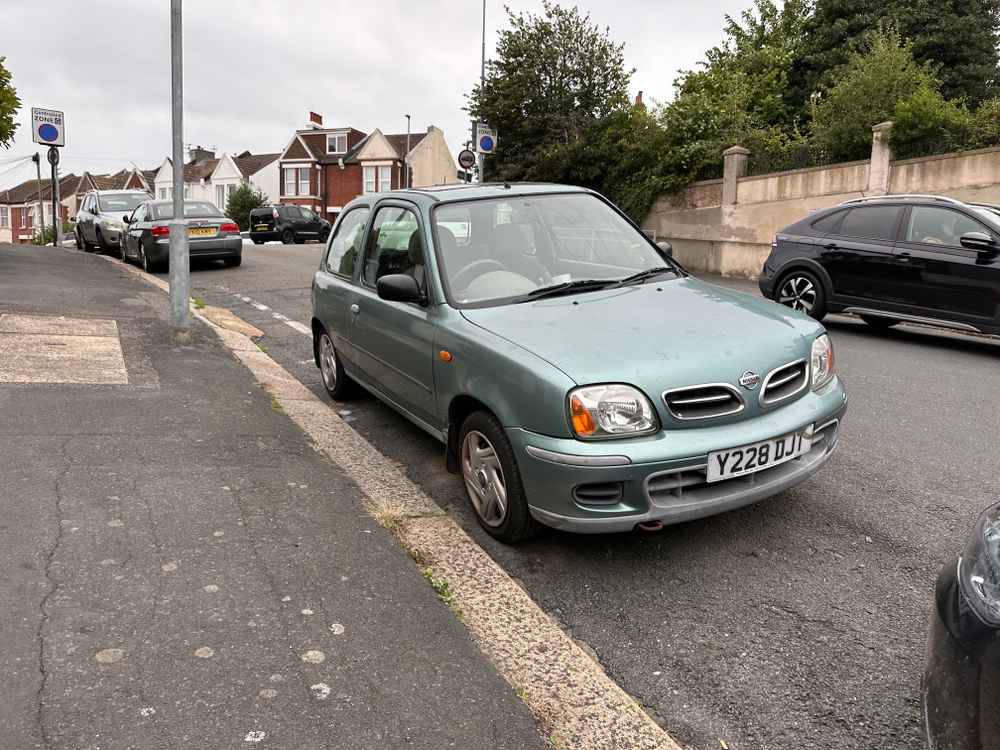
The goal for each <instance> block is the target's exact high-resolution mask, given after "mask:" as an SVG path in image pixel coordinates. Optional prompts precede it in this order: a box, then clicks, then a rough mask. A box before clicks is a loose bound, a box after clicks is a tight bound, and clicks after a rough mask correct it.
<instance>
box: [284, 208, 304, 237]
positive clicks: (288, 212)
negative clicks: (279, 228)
mask: <svg viewBox="0 0 1000 750" xmlns="http://www.w3.org/2000/svg"><path fill="white" fill-rule="evenodd" d="M285 222H286V224H287V225H288V228H289V229H291V230H292V231H293V232H295V236H296V237H297V238H299V239H305V238H306V237H307V236H308V232H307V231H306V228H305V227H306V222H305V219H304V218H303V217H302V210H301V209H300V208H299V207H298V206H287V207H286V208H285Z"/></svg>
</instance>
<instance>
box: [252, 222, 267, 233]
mask: <svg viewBox="0 0 1000 750" xmlns="http://www.w3.org/2000/svg"><path fill="white" fill-rule="evenodd" d="M254 231H255V232H266V231H267V224H258V225H257V226H255V227H254Z"/></svg>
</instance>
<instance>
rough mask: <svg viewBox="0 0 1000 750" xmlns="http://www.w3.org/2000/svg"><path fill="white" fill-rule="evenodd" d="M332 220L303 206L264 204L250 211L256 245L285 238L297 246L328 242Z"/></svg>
mask: <svg viewBox="0 0 1000 750" xmlns="http://www.w3.org/2000/svg"><path fill="white" fill-rule="evenodd" d="M330 226H331V225H330V222H329V221H327V220H326V219H322V218H320V217H319V216H317V215H316V213H315V212H313V211H311V210H310V209H308V208H305V207H303V206H285V205H278V206H264V207H262V208H255V209H253V210H252V211H251V212H250V239H251V240H253V243H254V244H255V245H261V244H263V243H265V242H267V241H269V240H281V242H283V243H285V244H286V245H293V244H296V243H300V242H306V241H308V240H317V241H319V242H326V238H327V236H328V235H329V234H330Z"/></svg>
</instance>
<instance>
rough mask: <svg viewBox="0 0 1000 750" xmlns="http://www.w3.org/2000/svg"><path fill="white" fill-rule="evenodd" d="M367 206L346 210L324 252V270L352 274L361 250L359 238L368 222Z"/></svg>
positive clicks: (344, 274)
mask: <svg viewBox="0 0 1000 750" xmlns="http://www.w3.org/2000/svg"><path fill="white" fill-rule="evenodd" d="M368 212H369V209H367V208H356V209H354V210H353V211H350V212H348V214H347V215H346V216H344V218H343V220H342V221H341V222H340V224H339V225H338V226H337V232H336V234H334V235H333V237H331V238H330V250H329V252H328V253H327V254H326V270H327V271H329V272H330V273H335V274H338V275H340V276H348V277H352V276H354V268H355V266H356V265H357V262H358V254H359V253H360V252H361V240H362V239H363V238H364V234H365V224H367V223H368Z"/></svg>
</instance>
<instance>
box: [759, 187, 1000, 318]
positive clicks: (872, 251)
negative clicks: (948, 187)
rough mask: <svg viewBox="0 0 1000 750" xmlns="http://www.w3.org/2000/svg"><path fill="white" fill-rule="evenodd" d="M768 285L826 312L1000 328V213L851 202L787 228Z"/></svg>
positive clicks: (951, 204) (766, 290) (935, 201)
mask: <svg viewBox="0 0 1000 750" xmlns="http://www.w3.org/2000/svg"><path fill="white" fill-rule="evenodd" d="M759 284H760V290H761V292H762V293H763V294H764V296H765V297H768V298H770V299H773V300H774V301H776V302H779V303H781V304H783V305H787V306H789V307H792V308H795V309H798V310H801V311H802V312H805V313H807V314H809V315H811V316H812V317H814V318H816V319H817V320H821V319H822V318H823V316H824V315H826V314H827V313H836V312H845V313H855V314H857V315H859V316H860V317H861V318H862V319H863V320H864V321H865V322H866V323H868V324H869V325H871V326H873V327H876V328H888V327H891V326H893V325H896V324H897V323H900V322H904V321H905V322H913V323H927V324H932V325H939V326H945V327H948V328H953V329H957V330H963V331H971V332H981V333H989V334H1000V213H998V209H997V207H996V206H993V205H991V204H983V203H980V204H977V203H963V202H962V201H958V200H955V199H952V198H945V197H942V196H929V195H885V196H879V197H872V198H858V199H855V200H850V201H846V202H845V203H841V204H840V205H837V206H834V207H832V208H827V209H823V210H820V211H817V212H815V213H813V214H811V215H810V216H808V217H807V218H805V219H802V220H801V221H798V222H796V223H794V224H792V225H790V226H788V227H786V228H785V229H783V230H781V231H780V232H778V234H777V235H775V238H774V240H773V242H772V243H771V253H770V255H769V256H768V259H767V261H766V262H765V264H764V269H763V271H762V273H761V277H760V281H759Z"/></svg>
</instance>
